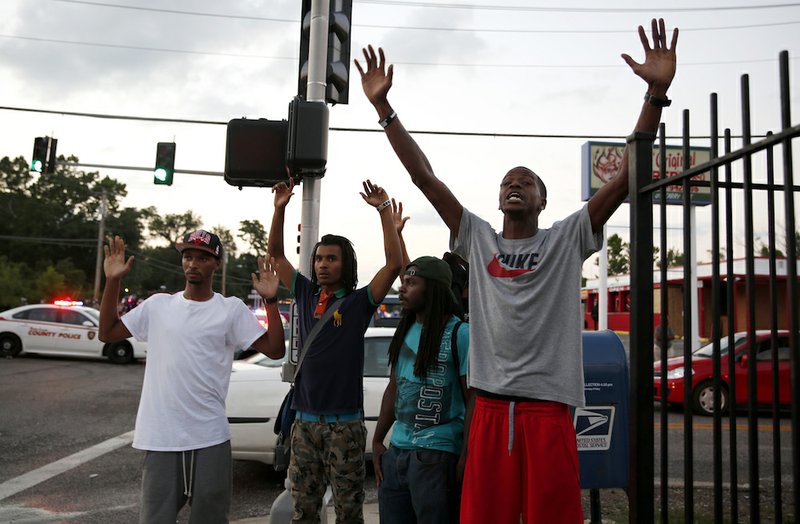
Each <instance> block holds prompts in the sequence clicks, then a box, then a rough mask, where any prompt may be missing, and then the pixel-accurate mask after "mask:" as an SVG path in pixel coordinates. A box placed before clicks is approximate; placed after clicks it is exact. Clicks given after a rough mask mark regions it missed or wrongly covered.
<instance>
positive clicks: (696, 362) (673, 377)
mask: <svg viewBox="0 0 800 524" xmlns="http://www.w3.org/2000/svg"><path fill="white" fill-rule="evenodd" d="M756 344H757V347H756V373H757V374H758V375H757V391H756V399H757V402H758V404H759V405H760V406H771V405H772V400H773V398H772V384H773V382H772V375H773V373H772V369H773V366H772V346H771V342H770V332H769V331H756ZM734 347H735V351H734V354H735V358H736V365H735V368H736V374H735V378H736V396H735V405H736V406H741V405H745V404H747V390H748V385H747V377H748V373H747V368H748V363H747V360H748V353H749V351H748V343H747V333H736V334H735V335H734ZM713 351H714V345H713V344H708V345H706V346H703V347H701V348H699V349H697V350H696V351H695V352H694V354H693V355H692V370H691V371H692V374H691V376H692V398H691V405H692V408H693V409H694V412H695V413H698V414H700V415H711V414H713V412H714V382H713V368H712V358H711V357H712V354H713ZM777 351H778V384H779V390H778V391H779V393H778V403H779V405H780V406H781V407H787V408H788V407H789V403H790V398H789V395H790V390H791V385H790V380H791V379H790V360H789V358H790V357H789V332H788V331H778V336H777ZM729 356H730V353H729V351H728V337H727V336H725V337H723V338H722V340H720V376H721V380H722V391H721V393H722V396H721V402H720V404H721V406H722V409H723V411H724V410H727V409H728V407H729V403H730V396H731V391H730V385H729V384H730V380H729V377H730V374H729V373H728V358H729ZM653 375H654V377H653V378H654V387H655V400H656V401H660V400H661V362H655V363H654V364H653ZM685 376H686V369H685V367H684V365H683V357H682V356H681V357H673V358H671V359H669V360H667V391H668V394H667V402H668V403H670V404H683V400H684V393H683V389H684V379H685Z"/></svg>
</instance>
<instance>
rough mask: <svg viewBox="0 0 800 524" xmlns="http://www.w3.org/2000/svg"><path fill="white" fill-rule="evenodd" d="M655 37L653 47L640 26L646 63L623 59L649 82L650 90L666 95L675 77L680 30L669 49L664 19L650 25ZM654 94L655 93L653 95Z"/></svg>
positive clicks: (625, 57) (629, 58)
mask: <svg viewBox="0 0 800 524" xmlns="http://www.w3.org/2000/svg"><path fill="white" fill-rule="evenodd" d="M650 25H651V31H652V36H653V45H652V47H651V46H650V42H649V41H648V40H647V34H646V33H645V30H644V28H643V27H642V26H639V39H640V40H641V41H642V47H644V63H643V64H640V63H638V62H636V61H635V60H634V59H633V58H631V57H630V55H627V54H624V53H623V54H622V59H623V60H625V62H626V63H627V64H628V65H629V66H630V67H631V69H632V70H633V72H634V73H636V75H637V76H639V77H640V78H641V79H642V80H644V81H645V82H647V85H648V87H649V88H654V89H657V90H659V91H663V93H661V92H660V93H657V94H664V93H666V89H667V88H668V87H669V85H670V84H671V83H672V79H673V77H675V63H676V61H675V47H676V46H677V44H678V28H677V27H676V28H675V29H674V30H673V31H672V41H671V42H670V45H669V47H667V32H666V29H665V27H664V19H663V18H659V19H658V20H656V19H655V18H653V20H652V21H651V23H650ZM651 94H653V93H651Z"/></svg>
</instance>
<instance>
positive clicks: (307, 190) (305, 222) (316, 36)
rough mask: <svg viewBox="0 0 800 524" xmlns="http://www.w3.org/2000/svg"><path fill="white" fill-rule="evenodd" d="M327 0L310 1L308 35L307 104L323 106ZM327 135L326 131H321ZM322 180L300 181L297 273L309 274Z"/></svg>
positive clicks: (304, 179) (326, 58) (317, 231)
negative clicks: (301, 182)
mask: <svg viewBox="0 0 800 524" xmlns="http://www.w3.org/2000/svg"><path fill="white" fill-rule="evenodd" d="M329 12H330V0H312V2H311V31H310V35H309V44H308V84H307V91H306V96H307V100H308V101H309V102H325V88H326V86H327V82H326V81H327V75H326V67H327V63H328V26H329V21H328V13H329ZM323 132H324V133H326V134H327V132H328V130H327V129H325V130H324V131H323ZM321 192H322V180H321V179H320V178H317V177H311V176H308V177H304V178H303V205H302V208H301V210H300V224H301V226H300V228H301V231H300V265H299V267H300V272H301V273H303V274H306V275H310V274H311V250H312V249H314V245H315V244H316V243H317V239H318V238H319V206H320V194H321Z"/></svg>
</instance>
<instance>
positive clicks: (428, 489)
mask: <svg viewBox="0 0 800 524" xmlns="http://www.w3.org/2000/svg"><path fill="white" fill-rule="evenodd" d="M451 285H452V273H451V271H450V267H449V265H448V264H447V263H446V262H444V261H443V260H440V259H438V258H436V257H420V258H417V259H416V260H414V261H413V262H411V263H410V264H409V265H408V266H407V268H406V271H405V274H404V275H403V279H402V284H401V285H400V304H402V306H403V317H402V319H401V320H400V324H399V326H398V327H397V331H396V332H395V335H394V338H393V339H392V342H391V344H390V345H389V365H390V366H391V372H390V374H389V385H388V386H387V387H386V391H385V392H384V394H383V401H382V403H381V412H380V416H379V417H378V424H377V426H376V428H375V435H374V437H373V441H372V463H373V466H374V468H375V478H376V480H377V483H378V502H379V506H380V517H381V522H382V523H384V524H387V523H388V524H392V523H398V524H402V523H406V522H431V523H443V524H446V523H449V522H458V506H459V494H460V486H459V484H460V480H459V476H460V475H459V474H458V471H463V458H464V456H465V449H464V417H465V404H466V403H465V399H466V398H467V382H466V374H467V350H468V347H469V329H468V328H467V326H463V328H460V327H461V324H463V322H462V321H461V319H460V318H459V317H458V316H456V312H457V311H459V310H460V308H459V306H458V305H457V303H456V298H455V296H454V295H453V292H452V290H451ZM459 328H460V329H459ZM392 423H394V430H393V432H392V438H391V443H390V448H389V449H388V450H387V449H386V446H384V444H383V441H384V439H385V438H386V434H387V433H388V432H389V428H391V427H392ZM460 459H462V460H460ZM459 465H461V467H460V468H459V467H458V466H459Z"/></svg>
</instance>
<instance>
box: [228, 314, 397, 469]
mask: <svg viewBox="0 0 800 524" xmlns="http://www.w3.org/2000/svg"><path fill="white" fill-rule="evenodd" d="M393 335H394V328H385V327H379V328H368V329H367V333H366V337H365V339H364V418H365V422H366V425H367V431H368V435H367V449H366V451H367V454H368V455H371V454H372V435H373V433H374V432H375V424H376V423H377V421H378V414H379V413H380V409H381V400H382V399H383V392H384V390H385V389H386V385H387V384H388V383H389V342H391V340H392V336H393ZM282 364H283V361H282V360H272V359H270V358H268V357H266V356H264V355H261V354H258V355H256V356H253V357H251V358H249V359H247V360H242V361H236V362H234V363H233V371H232V373H231V383H230V388H229V389H228V398H227V400H226V405H227V414H228V422H229V423H230V426H231V448H232V450H233V458H235V459H239V460H255V461H258V462H263V463H265V464H273V462H274V460H275V441H276V439H277V436H276V435H275V432H274V431H273V428H274V425H275V417H276V416H277V415H278V409H279V408H280V405H281V402H282V401H283V398H284V397H285V396H286V393H287V392H288V391H289V383H288V382H283V381H282V380H281V366H282Z"/></svg>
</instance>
